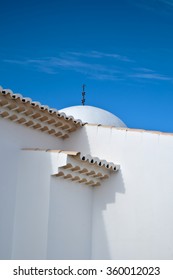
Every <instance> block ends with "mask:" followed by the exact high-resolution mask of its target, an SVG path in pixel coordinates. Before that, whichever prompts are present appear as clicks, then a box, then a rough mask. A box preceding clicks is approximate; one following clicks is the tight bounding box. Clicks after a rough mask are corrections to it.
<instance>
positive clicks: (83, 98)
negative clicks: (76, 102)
mask: <svg viewBox="0 0 173 280" xmlns="http://www.w3.org/2000/svg"><path fill="white" fill-rule="evenodd" d="M85 87H86V85H82V90H83V91H82V105H83V106H84V105H85V101H86V100H85Z"/></svg>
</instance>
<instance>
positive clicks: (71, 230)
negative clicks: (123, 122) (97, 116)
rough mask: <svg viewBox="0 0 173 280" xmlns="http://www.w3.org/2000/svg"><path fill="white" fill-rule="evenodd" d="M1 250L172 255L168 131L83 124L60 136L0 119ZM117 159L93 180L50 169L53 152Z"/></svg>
mask: <svg viewBox="0 0 173 280" xmlns="http://www.w3.org/2000/svg"><path fill="white" fill-rule="evenodd" d="M0 131H1V138H0V157H1V163H0V168H1V169H0V170H1V181H0V191H1V195H0V258H2V259H5V258H7V259H9V258H13V259H17V258H20V259H28V258H29V259H173V223H172V213H173V172H172V166H173V136H171V135H168V134H159V133H152V132H144V131H140V130H139V131H133V130H127V131H126V130H119V129H115V128H109V127H107V128H106V127H100V126H99V127H97V126H90V125H86V126H84V127H83V128H82V129H80V130H79V131H77V132H75V133H73V134H72V135H71V137H70V138H69V139H67V140H65V141H60V140H58V139H57V138H55V137H51V136H49V135H45V134H43V133H39V132H36V131H33V130H32V129H27V128H25V127H23V126H19V125H16V124H13V123H12V122H9V121H5V120H0ZM38 147H39V148H46V149H47V148H50V149H51V148H52V149H67V150H76V151H81V152H82V153H84V154H85V153H86V154H87V153H88V154H91V155H92V156H98V157H100V159H106V160H107V161H113V162H114V163H117V164H120V166H121V169H120V171H119V172H118V173H115V174H113V175H112V177H111V178H110V179H109V180H105V181H104V182H103V184H102V186H101V187H96V188H94V189H93V188H91V187H87V186H84V185H80V184H78V183H72V182H68V181H64V180H63V179H60V178H55V177H52V176H51V174H52V171H53V170H54V168H55V161H54V160H52V153H44V152H28V151H21V148H38Z"/></svg>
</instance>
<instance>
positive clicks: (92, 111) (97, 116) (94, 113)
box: [60, 106, 126, 127]
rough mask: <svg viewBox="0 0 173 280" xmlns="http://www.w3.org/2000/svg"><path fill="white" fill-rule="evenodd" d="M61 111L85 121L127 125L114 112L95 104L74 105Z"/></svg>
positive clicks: (109, 124)
mask: <svg viewBox="0 0 173 280" xmlns="http://www.w3.org/2000/svg"><path fill="white" fill-rule="evenodd" d="M60 112H61V113H62V112H63V113H65V114H66V115H67V116H73V117H74V118H75V119H80V120H81V121H82V122H84V123H90V124H101V125H108V126H115V127H126V125H125V124H124V123H123V121H121V120H120V119H119V118H118V117H116V116H115V115H113V114H112V113H110V112H108V111H105V110H103V109H100V108H97V107H93V106H72V107H68V108H64V109H61V110H60Z"/></svg>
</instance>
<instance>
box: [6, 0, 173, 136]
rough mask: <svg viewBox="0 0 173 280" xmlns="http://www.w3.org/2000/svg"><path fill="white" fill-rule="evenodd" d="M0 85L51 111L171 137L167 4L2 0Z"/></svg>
mask: <svg viewBox="0 0 173 280" xmlns="http://www.w3.org/2000/svg"><path fill="white" fill-rule="evenodd" d="M0 11H1V17H0V39H1V40H0V85H1V86H2V87H3V88H10V89H12V90H13V91H14V92H15V93H21V94H22V95H24V96H25V97H31V98H32V99H33V100H34V101H40V102H41V103H42V104H45V105H49V106H50V107H54V108H57V109H61V108H64V107H68V106H73V105H80V104H81V91H82V84H83V83H84V84H86V92H87V95H86V105H92V106H96V107H101V108H103V109H106V110H108V111H110V112H112V113H114V114H115V115H117V116H118V117H120V118H121V119H122V120H123V121H124V122H125V123H126V124H127V126H128V127H132V128H143V129H151V130H159V131H166V132H173V0H49V1H48V0H26V1H23V0H15V1H14V0H11V1H10V0H6V1H1V4H0Z"/></svg>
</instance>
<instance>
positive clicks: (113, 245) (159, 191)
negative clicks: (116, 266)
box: [66, 126, 173, 259]
mask: <svg viewBox="0 0 173 280" xmlns="http://www.w3.org/2000/svg"><path fill="white" fill-rule="evenodd" d="M80 139H81V140H80ZM80 139H79V138H78V140H77V143H76V141H75V139H74V140H73V143H72V142H69V143H67V142H66V145H68V146H69V147H72V149H77V147H78V146H79V143H82V144H81V145H84V147H85V151H86V152H90V153H91V154H92V155H93V156H98V157H100V158H103V159H106V160H108V161H113V162H114V163H118V164H120V166H121V169H120V171H119V172H118V174H115V175H113V176H112V178H111V179H110V180H109V181H105V182H104V184H102V186H101V187H98V188H94V198H93V215H92V218H93V222H92V225H93V226H92V259H173V223H172V213H173V172H172V167H173V135H169V134H159V133H152V132H147V131H146V132H145V131H140V130H139V131H133V130H132V131H130V130H129V131H128V130H127V131H126V130H118V129H115V128H104V127H97V126H95V127H94V126H85V128H84V129H83V130H82V131H81V132H80ZM71 140H72V139H71Z"/></svg>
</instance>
